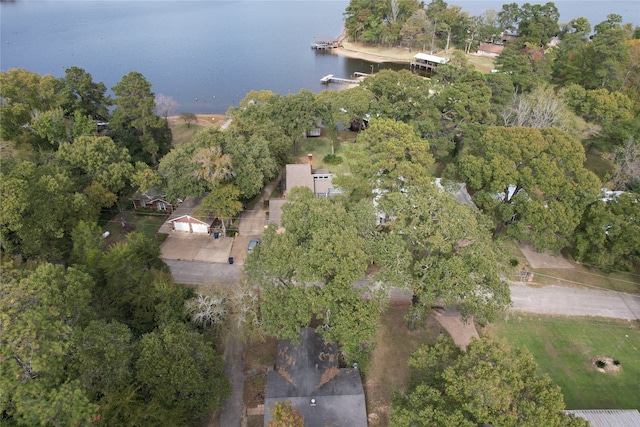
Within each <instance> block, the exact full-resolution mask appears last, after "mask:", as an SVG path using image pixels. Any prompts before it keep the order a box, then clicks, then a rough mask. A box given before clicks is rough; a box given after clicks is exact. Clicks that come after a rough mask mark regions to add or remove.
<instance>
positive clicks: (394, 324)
mask: <svg viewBox="0 0 640 427" xmlns="http://www.w3.org/2000/svg"><path fill="white" fill-rule="evenodd" d="M409 307H410V303H408V302H407V303H392V304H390V305H389V307H387V309H386V310H385V312H384V313H383V314H382V315H381V316H380V319H379V320H378V332H377V334H376V347H375V349H374V350H373V354H372V355H371V364H370V366H369V368H368V371H367V372H366V374H365V376H364V378H363V382H364V392H365V397H366V403H367V413H368V415H369V420H370V421H369V425H370V426H388V425H389V415H390V413H391V396H392V394H393V392H394V391H399V392H402V391H404V390H405V389H406V386H407V384H408V382H409V367H408V366H407V362H408V360H409V355H410V354H411V353H412V352H413V351H415V350H416V349H417V348H418V347H419V346H420V345H421V344H427V343H432V342H435V340H436V338H437V337H436V336H437V335H438V334H439V330H440V329H439V327H438V326H437V323H436V321H435V320H434V319H432V318H429V319H428V320H427V323H426V326H425V327H424V329H416V330H414V331H410V330H408V329H407V321H406V319H405V316H406V315H407V313H408V312H409Z"/></svg>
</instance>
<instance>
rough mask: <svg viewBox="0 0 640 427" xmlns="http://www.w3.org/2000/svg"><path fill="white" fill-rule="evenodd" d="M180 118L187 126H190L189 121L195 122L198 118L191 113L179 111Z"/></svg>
mask: <svg viewBox="0 0 640 427" xmlns="http://www.w3.org/2000/svg"><path fill="white" fill-rule="evenodd" d="M180 120H182V121H183V122H185V123H186V125H187V127H188V128H189V127H191V123H193V122H196V121H197V120H198V118H197V117H196V115H195V114H193V113H180Z"/></svg>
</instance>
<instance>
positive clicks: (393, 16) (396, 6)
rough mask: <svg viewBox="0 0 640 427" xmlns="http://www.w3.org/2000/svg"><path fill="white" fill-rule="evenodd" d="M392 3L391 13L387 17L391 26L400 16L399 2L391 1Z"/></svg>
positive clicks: (396, 0)
mask: <svg viewBox="0 0 640 427" xmlns="http://www.w3.org/2000/svg"><path fill="white" fill-rule="evenodd" d="M390 2H391V13H390V14H389V15H388V16H387V19H388V21H389V23H390V24H393V23H394V22H396V21H397V20H398V15H399V14H400V5H399V4H398V0H390Z"/></svg>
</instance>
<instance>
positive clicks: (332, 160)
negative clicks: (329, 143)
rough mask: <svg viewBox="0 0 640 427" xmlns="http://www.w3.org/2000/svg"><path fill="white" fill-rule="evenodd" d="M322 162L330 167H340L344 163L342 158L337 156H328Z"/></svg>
mask: <svg viewBox="0 0 640 427" xmlns="http://www.w3.org/2000/svg"><path fill="white" fill-rule="evenodd" d="M322 161H323V162H325V163H326V164H329V165H339V164H340V163H342V157H340V156H336V155H335V154H327V155H326V156H324V158H323V159H322Z"/></svg>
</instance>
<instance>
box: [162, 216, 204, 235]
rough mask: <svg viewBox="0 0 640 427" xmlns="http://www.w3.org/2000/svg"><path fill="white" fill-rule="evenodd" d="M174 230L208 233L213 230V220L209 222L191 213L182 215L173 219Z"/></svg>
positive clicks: (171, 221)
mask: <svg viewBox="0 0 640 427" xmlns="http://www.w3.org/2000/svg"><path fill="white" fill-rule="evenodd" d="M168 222H170V223H171V224H172V225H173V231H186V232H187V233H198V234H208V233H210V232H211V224H212V223H213V221H210V222H207V221H203V220H200V219H198V218H194V217H192V216H191V215H182V216H179V217H177V218H174V219H171V220H169V221H168Z"/></svg>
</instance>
